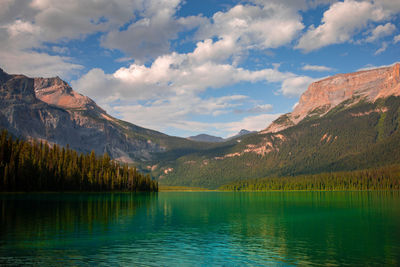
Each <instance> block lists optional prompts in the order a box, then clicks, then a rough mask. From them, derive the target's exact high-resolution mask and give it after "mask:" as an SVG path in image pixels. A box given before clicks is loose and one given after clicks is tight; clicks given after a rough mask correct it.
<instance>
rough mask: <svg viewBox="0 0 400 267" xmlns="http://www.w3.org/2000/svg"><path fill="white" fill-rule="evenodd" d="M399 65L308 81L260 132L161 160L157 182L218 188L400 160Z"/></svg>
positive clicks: (386, 163)
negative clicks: (295, 101) (285, 109)
mask: <svg viewBox="0 0 400 267" xmlns="http://www.w3.org/2000/svg"><path fill="white" fill-rule="evenodd" d="M399 69H400V64H395V65H393V66H390V67H384V68H379V69H373V70H367V71H360V72H355V73H349V74H339V75H335V76H333V77H330V78H327V79H324V80H321V81H318V82H316V83H313V84H311V85H310V86H309V88H308V89H307V91H306V92H304V93H303V95H302V96H301V98H300V101H299V104H298V105H297V106H296V107H295V109H294V110H293V111H292V112H291V113H288V114H285V115H283V116H281V117H280V118H278V119H277V120H276V121H274V122H273V123H272V124H271V125H270V126H268V127H267V128H266V129H265V130H263V131H260V132H257V133H251V134H248V135H245V136H244V137H243V138H240V139H235V140H230V141H228V142H225V143H222V145H220V146H218V147H214V148H210V149H206V150H203V151H197V152H196V153H191V154H186V155H184V156H182V157H179V158H177V159H175V160H174V161H160V163H159V168H164V169H169V170H171V171H169V172H167V173H165V172H164V173H160V172H159V171H158V169H155V170H154V171H153V175H154V176H157V177H159V178H160V179H159V182H160V183H161V184H168V185H186V186H201V187H208V188H217V187H219V186H220V185H223V184H227V183H230V182H233V181H240V180H245V179H249V178H259V177H266V176H292V175H301V174H316V173H321V172H331V171H352V170H361V169H366V168H378V167H381V166H386V165H390V164H398V163H400V97H399V95H400V87H399V86H400V85H399V84H400V71H399Z"/></svg>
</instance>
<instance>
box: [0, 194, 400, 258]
mask: <svg viewBox="0 0 400 267" xmlns="http://www.w3.org/2000/svg"><path fill="white" fill-rule="evenodd" d="M0 216H1V217H0V265H1V266H3V265H21V264H24V265H37V266H61V265H63V266H70V265H74V266H76V265H78V266H86V265H96V266H98V265H100V266H101V265H103V266H141V265H144V266H149V265H150V266H151V265H153V266H186V265H188V266H204V265H224V266H241V265H253V266H254V265H257V266H259V265H331V266H342V265H350V266H354V265H359V266H365V265H376V266H379V265H393V266H396V265H397V266H399V265H400V194H399V193H398V192H375V193H373V192H287V193H285V192H271V193H230V192H182V193H176V192H165V193H158V194H3V195H0Z"/></svg>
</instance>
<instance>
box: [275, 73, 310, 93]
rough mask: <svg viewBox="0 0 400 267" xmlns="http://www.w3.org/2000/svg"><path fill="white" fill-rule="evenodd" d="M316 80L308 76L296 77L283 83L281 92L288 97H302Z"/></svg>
mask: <svg viewBox="0 0 400 267" xmlns="http://www.w3.org/2000/svg"><path fill="white" fill-rule="evenodd" d="M315 80H316V79H314V78H311V77H308V76H295V77H292V78H288V79H286V80H284V81H283V83H282V87H281V89H280V92H281V93H282V94H283V95H285V96H288V97H294V96H300V95H301V94H302V93H303V92H304V91H305V90H307V88H308V86H309V85H310V84H311V83H312V82H314V81H315Z"/></svg>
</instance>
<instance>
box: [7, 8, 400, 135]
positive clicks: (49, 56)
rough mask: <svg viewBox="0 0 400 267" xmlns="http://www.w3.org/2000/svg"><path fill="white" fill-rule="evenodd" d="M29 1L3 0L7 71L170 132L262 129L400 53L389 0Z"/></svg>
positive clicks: (396, 12) (396, 58) (397, 10)
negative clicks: (332, 82) (318, 86)
mask: <svg viewBox="0 0 400 267" xmlns="http://www.w3.org/2000/svg"><path fill="white" fill-rule="evenodd" d="M26 2H29V4H27V3H25V2H24V3H22V2H17V1H7V2H6V3H3V4H2V5H4V6H3V7H4V8H3V9H2V10H1V11H0V32H1V33H2V34H1V35H0V36H1V37H0V44H2V45H1V46H0V63H1V67H2V68H3V70H4V71H5V72H7V73H16V74H24V75H27V76H43V77H49V76H59V77H61V78H62V79H63V80H65V81H67V82H68V83H69V84H70V85H71V87H72V88H73V89H74V90H75V91H77V92H79V93H81V94H83V95H86V96H88V97H90V98H92V99H93V100H94V101H95V102H96V103H97V104H98V105H99V106H100V107H101V108H103V109H105V110H106V111H107V113H108V114H110V115H112V116H114V117H116V118H118V119H122V120H125V121H128V122H131V123H133V124H135V125H138V126H141V127H145V128H149V129H153V130H157V131H160V132H163V133H166V134H168V135H172V136H180V137H188V136H195V135H198V134H208V135H213V136H221V137H224V138H227V137H230V136H232V135H235V134H237V133H238V132H239V131H240V130H241V129H246V130H249V131H259V130H262V129H265V128H266V127H267V126H268V125H269V124H270V123H271V122H272V121H273V120H274V119H276V118H277V117H278V116H279V115H281V114H284V113H287V112H290V111H291V110H292V108H293V107H294V106H295V105H296V103H297V102H298V99H299V96H300V95H301V94H302V93H303V92H304V91H305V90H306V89H307V87H308V85H309V84H310V83H312V82H314V81H317V80H321V79H323V78H326V77H329V76H333V75H335V74H339V73H349V72H355V71H358V70H363V69H366V68H367V69H371V68H375V67H380V66H388V65H393V64H396V63H398V62H399V61H400V60H399V55H400V49H399V44H400V29H399V25H400V23H399V22H400V17H399V13H400V3H393V2H392V1H385V0H381V1H375V2H372V1H354V0H347V1H329V0H326V1H323V0H322V1H306V0H304V1H295V0H286V1H261V0H252V1H234V0H232V1H226V0H224V1H216V0H207V1H202V3H201V4H199V3H196V1H180V0H171V1H157V0H151V1H144V0H137V1H122V0H121V1H113V3H114V5H112V4H109V3H108V2H107V1H106V2H93V1H87V2H85V3H84V4H83V3H82V2H79V1H71V2H68V3H60V2H58V1H54V2H52V1H39V0H36V1H26ZM83 5H84V7H83ZM354 12H357V13H358V16H356V17H355V16H351V14H353V13H354ZM77 25H79V27H77ZM277 32H278V34H277Z"/></svg>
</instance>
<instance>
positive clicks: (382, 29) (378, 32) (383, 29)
mask: <svg viewBox="0 0 400 267" xmlns="http://www.w3.org/2000/svg"><path fill="white" fill-rule="evenodd" d="M395 30H396V26H394V25H393V24H392V23H390V22H388V23H386V24H385V25H378V26H376V28H375V29H373V30H372V32H371V35H370V36H368V37H367V38H366V39H365V41H366V42H374V41H376V40H378V39H381V38H382V37H385V36H388V35H391V34H392V33H393V32H394V31H395Z"/></svg>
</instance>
